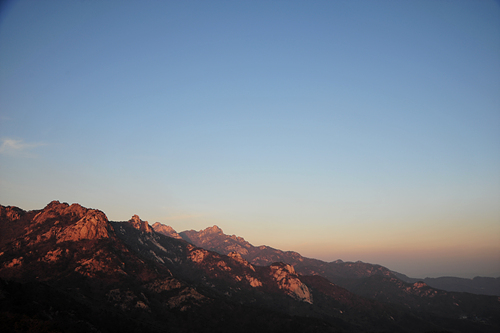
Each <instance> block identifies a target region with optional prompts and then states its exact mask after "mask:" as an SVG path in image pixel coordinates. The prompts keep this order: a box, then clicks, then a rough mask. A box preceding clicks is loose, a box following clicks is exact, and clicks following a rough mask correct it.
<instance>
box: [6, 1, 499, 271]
mask: <svg viewBox="0 0 500 333" xmlns="http://www.w3.org/2000/svg"><path fill="white" fill-rule="evenodd" d="M0 140H1V141H0V204H2V205H4V206H7V205H12V206H18V207H20V208H23V209H25V210H32V209H41V208H43V207H44V206H45V205H47V204H48V203H49V202H50V201H52V200H60V201H61V202H68V203H75V202H76V203H80V204H81V205H83V206H85V207H89V208H96V209H100V210H102V211H104V212H105V213H106V215H107V216H108V218H109V219H110V220H113V221H125V220H128V219H130V217H131V216H132V215H133V214H138V215H139V216H140V217H141V219H143V220H146V221H149V223H150V224H153V223H154V222H160V223H163V224H166V225H170V226H172V227H173V228H174V229H176V230H177V231H178V232H180V231H183V230H190V229H194V230H200V229H204V228H206V227H209V226H212V225H218V226H219V227H221V228H222V229H223V230H224V232H225V233H226V234H230V235H231V234H235V235H238V236H241V237H244V238H245V239H246V240H248V241H249V242H250V243H252V244H253V245H256V246H257V245H268V246H272V247H274V248H278V249H281V250H293V251H297V252H299V253H301V254H302V255H304V256H306V257H313V258H318V259H322V260H325V261H333V260H336V259H342V260H344V261H357V260H361V261H364V262H370V263H375V264H381V265H384V266H386V267H388V268H389V269H392V270H395V271H398V272H401V273H404V274H407V275H409V276H412V277H427V276H428V277H437V276H446V275H448V276H459V277H468V278H471V277H474V276H494V277H498V276H500V4H499V2H496V1H487V0H485V1H425V0H424V1H383V0H381V1H362V0H360V1H321V0H318V1H293V0H292V1H278V0H276V1H218V0H215V1H155V0H149V1H112V0H103V1H94V0H88V1H76V0H75V1H58V0H51V1H34V0H32V1H30V0H23V1H7V2H4V3H3V4H2V5H1V7H0Z"/></svg>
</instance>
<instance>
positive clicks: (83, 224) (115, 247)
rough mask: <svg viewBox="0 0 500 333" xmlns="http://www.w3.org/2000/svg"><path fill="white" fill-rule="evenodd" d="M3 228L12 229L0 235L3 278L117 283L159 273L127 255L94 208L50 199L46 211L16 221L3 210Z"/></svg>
mask: <svg viewBox="0 0 500 333" xmlns="http://www.w3.org/2000/svg"><path fill="white" fill-rule="evenodd" d="M2 211H4V209H3V208H2ZM11 211H12V210H11ZM10 216H13V215H12V214H11V215H10ZM0 226H1V227H2V229H5V230H9V232H8V233H4V234H3V235H1V236H4V237H5V238H4V237H0V277H4V278H14V277H15V278H18V279H21V280H23V279H30V278H31V277H32V276H33V275H35V276H36V277H37V278H38V279H40V280H50V279H70V280H71V279H73V278H76V277H78V276H85V277H89V278H96V277H100V278H103V279H109V280H110V281H113V280H114V281H116V280H120V278H121V277H122V276H127V275H130V274H133V275H134V276H136V277H137V278H138V279H149V278H152V277H154V276H155V274H156V273H155V272H153V271H152V270H150V269H148V268H147V267H140V268H139V267H138V264H139V259H138V258H136V257H135V256H134V255H132V254H130V253H127V251H128V250H127V249H126V248H125V247H124V245H123V244H122V243H121V242H120V241H119V240H118V238H117V237H116V235H115V233H114V230H113V228H112V226H111V224H110V222H109V221H108V218H107V217H106V215H105V214H104V213H103V212H102V211H99V210H96V209H89V208H85V207H82V206H81V205H79V204H72V205H69V204H67V203H61V202H59V201H52V202H51V203H49V204H48V205H47V206H46V207H45V208H43V209H42V210H39V211H30V212H24V213H22V212H21V213H19V215H18V216H15V220H13V219H12V218H11V217H9V215H8V214H5V215H4V218H3V219H1V220H0ZM123 254H125V255H123ZM61 267H62V268H64V269H62V270H61V269H60V268H61Z"/></svg>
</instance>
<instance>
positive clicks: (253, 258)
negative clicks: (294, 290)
mask: <svg viewBox="0 0 500 333" xmlns="http://www.w3.org/2000/svg"><path fill="white" fill-rule="evenodd" d="M163 227H164V225H162V224H160V223H158V222H157V223H155V225H153V228H155V230H156V231H157V232H160V233H162V229H161V228H163ZM168 228H170V229H171V230H173V229H172V228H171V227H168ZM170 233H172V231H170ZM173 233H174V234H175V235H176V236H175V237H181V238H182V239H184V240H186V241H187V242H190V243H192V244H194V245H196V246H199V247H202V248H204V249H207V250H211V251H215V252H218V253H221V254H228V253H230V252H237V253H239V254H240V255H241V256H242V257H243V258H244V259H246V260H248V261H249V262H251V263H252V264H255V265H268V264H270V263H272V262H277V261H282V262H286V263H288V264H290V265H293V266H294V267H295V269H296V270H297V272H299V273H300V274H308V275H311V274H317V275H321V276H324V277H326V278H327V279H329V280H330V281H332V282H334V283H336V284H339V285H341V286H344V287H346V288H348V289H350V288H354V286H353V284H352V281H351V280H350V279H351V278H363V277H370V276H372V275H384V276H386V277H391V276H392V277H396V278H398V279H400V280H402V281H405V282H408V283H416V282H420V281H422V282H425V283H426V284H427V285H429V286H431V287H433V288H438V289H442V290H446V291H457V292H470V293H473V294H480V295H492V296H500V278H490V277H476V278H474V279H463V278H455V277H441V278H424V279H422V278H410V277H408V276H406V275H404V274H401V273H398V272H394V271H391V270H389V269H388V268H385V267H383V266H380V265H374V264H369V263H364V262H361V261H357V262H344V261H342V260H336V261H333V262H330V263H327V262H324V261H321V260H317V259H311V258H305V257H303V256H301V255H300V254H299V253H297V252H294V251H281V250H277V249H274V248H272V247H269V246H259V247H256V246H253V245H252V244H250V243H249V242H247V241H246V240H245V239H243V238H242V237H238V236H235V235H232V236H229V235H226V234H224V232H223V231H222V229H220V228H219V227H218V226H212V227H208V228H206V229H204V230H200V231H195V230H188V231H183V232H181V233H177V232H175V231H173ZM164 234H165V235H167V236H169V234H167V233H164ZM346 280H348V281H346Z"/></svg>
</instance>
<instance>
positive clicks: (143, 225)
mask: <svg viewBox="0 0 500 333" xmlns="http://www.w3.org/2000/svg"><path fill="white" fill-rule="evenodd" d="M128 223H130V224H131V225H132V226H133V227H134V228H135V229H137V230H140V231H143V232H149V233H150V232H152V231H153V229H152V228H151V227H150V226H149V223H148V221H143V220H141V218H140V217H139V216H138V215H134V216H132V218H131V219H130V220H128Z"/></svg>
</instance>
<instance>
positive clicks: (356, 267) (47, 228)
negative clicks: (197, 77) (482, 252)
mask: <svg viewBox="0 0 500 333" xmlns="http://www.w3.org/2000/svg"><path fill="white" fill-rule="evenodd" d="M407 279H410V278H407ZM0 326H1V327H2V332H255V331H261V332H438V331H448V332H498V331H499V330H500V298H499V297H498V296H489V295H477V294H472V293H465V292H453V291H445V290H441V289H437V288H433V287H431V286H429V285H428V284H426V283H425V282H423V281H415V282H413V281H405V278H404V276H403V275H402V274H399V273H395V272H392V271H390V270H389V269H387V268H385V267H382V266H380V265H371V264H367V263H362V262H356V263H348V262H342V261H336V262H332V263H326V262H323V261H320V260H315V259H309V258H304V257H302V256H301V255H300V254H298V253H296V252H283V251H279V250H276V249H273V248H271V247H268V246H260V247H255V246H252V245H251V244H249V243H248V242H246V241H245V240H244V239H243V238H240V237H236V236H228V235H225V234H224V233H223V232H222V230H220V228H218V227H216V226H214V227H211V228H207V229H205V230H203V231H199V232H196V231H192V230H191V231H185V232H181V233H177V232H176V231H175V230H173V229H172V228H171V227H168V226H164V225H161V224H159V223H155V224H153V226H150V225H149V223H148V222H146V221H143V220H141V219H140V218H139V216H137V215H134V216H132V217H131V219H130V220H129V221H123V222H112V221H109V220H108V219H107V217H106V215H105V214H104V213H103V212H102V211H99V210H97V209H89V208H85V207H82V206H81V205H79V204H72V205H69V204H67V203H61V202H59V201H53V202H51V203H49V204H48V205H47V206H46V207H45V208H43V209H40V210H32V211H25V210H23V209H21V208H18V207H12V206H0Z"/></svg>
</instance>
